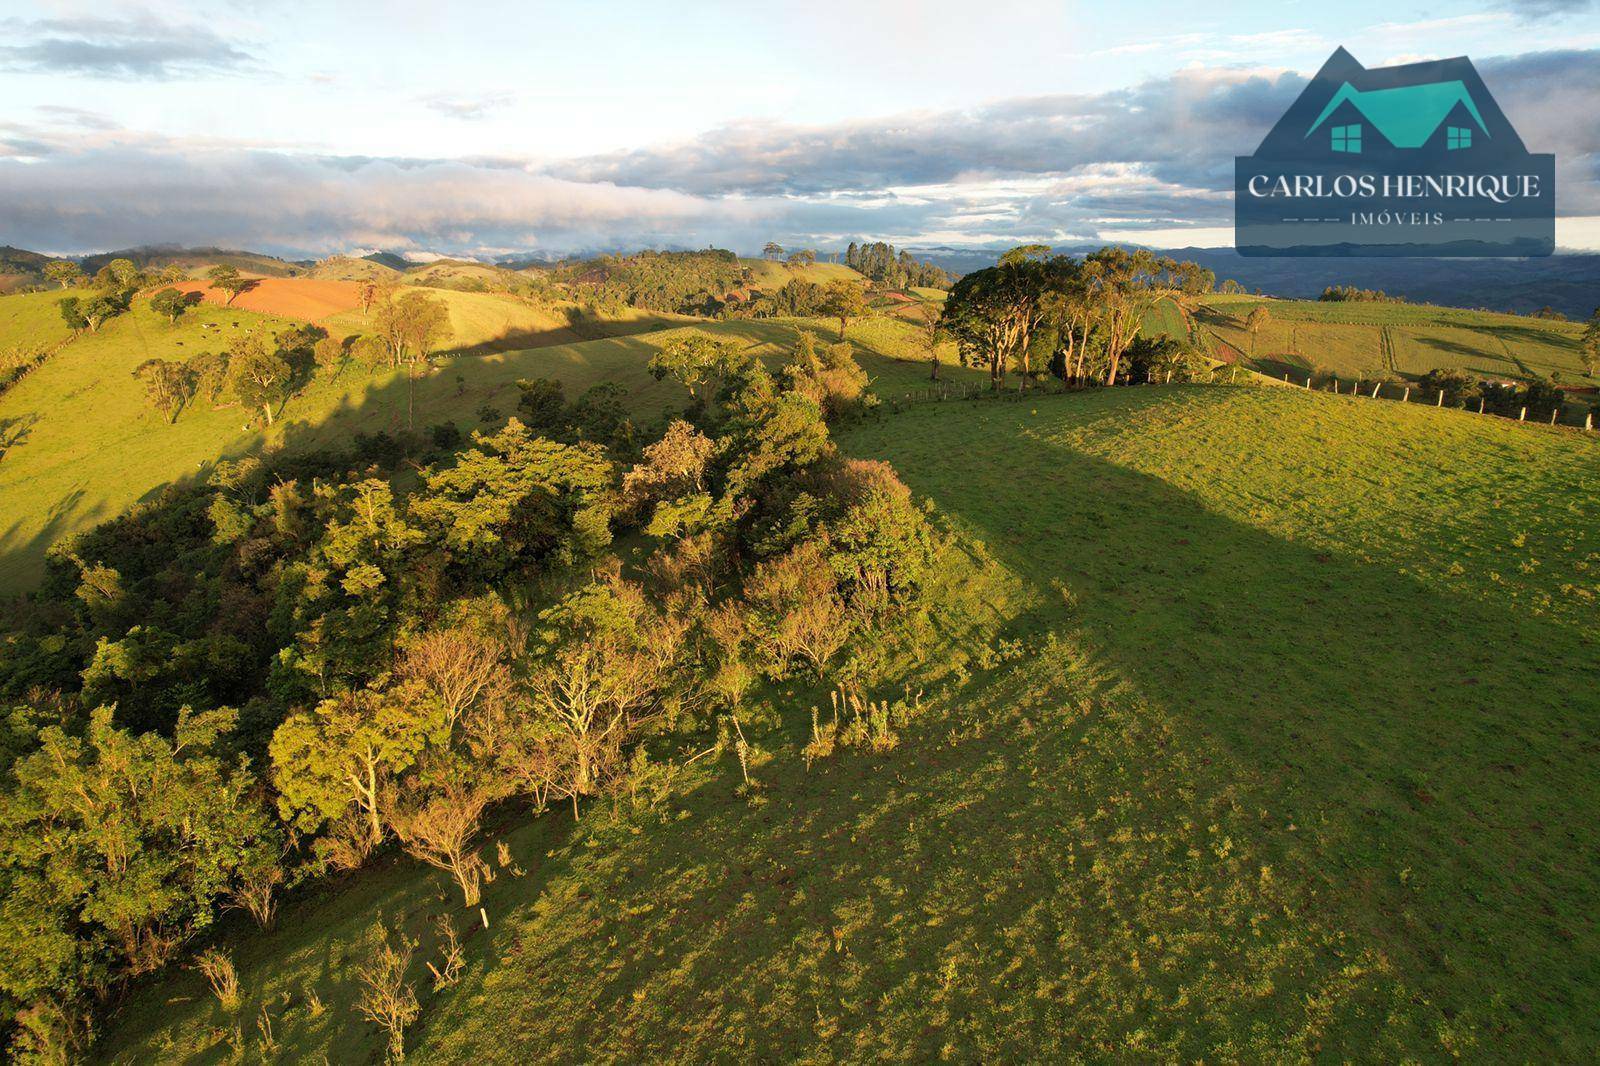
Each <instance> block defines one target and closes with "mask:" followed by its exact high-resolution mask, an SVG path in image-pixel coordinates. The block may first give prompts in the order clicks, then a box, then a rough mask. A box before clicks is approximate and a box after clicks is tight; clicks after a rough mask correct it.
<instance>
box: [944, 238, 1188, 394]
mask: <svg viewBox="0 0 1600 1066" xmlns="http://www.w3.org/2000/svg"><path fill="white" fill-rule="evenodd" d="M1213 282H1214V277H1213V275H1212V273H1211V271H1209V270H1205V269H1203V268H1201V267H1199V266H1197V265H1196V264H1194V263H1191V262H1178V261H1176V260H1173V259H1169V258H1164V257H1161V256H1157V255H1156V254H1154V253H1152V252H1149V251H1145V250H1138V251H1127V250H1125V249H1122V248H1102V249H1101V250H1100V251H1098V252H1094V253H1092V254H1090V255H1087V256H1085V257H1083V258H1082V259H1077V258H1074V257H1072V256H1067V255H1051V254H1050V249H1049V248H1048V247H1046V246H1045V245H1039V244H1034V245H1024V246H1022V247H1019V248H1013V249H1012V250H1011V251H1009V252H1007V253H1006V254H1005V255H1003V256H1001V257H1000V261H999V262H998V263H997V264H996V265H995V266H993V267H989V268H988V269H985V270H979V271H975V272H973V273H971V274H968V275H966V276H965V277H963V278H962V279H961V280H960V281H958V282H956V284H955V286H954V287H953V288H952V289H951V290H950V296H949V298H948V299H947V300H946V302H945V305H944V311H943V313H942V315H941V316H940V320H939V330H940V331H941V332H943V333H944V334H945V335H946V336H948V337H951V338H952V339H954V340H955V341H956V343H957V345H958V346H959V349H960V352H961V358H962V360H963V362H965V363H968V364H969V365H980V366H986V367H988V369H989V376H990V380H991V383H992V384H993V386H994V387H995V388H999V387H1000V386H1001V385H1002V384H1003V382H1004V380H1005V376H1006V374H1007V373H1008V372H1009V371H1010V370H1012V369H1015V370H1018V371H1020V372H1021V373H1022V375H1023V378H1024V380H1027V379H1028V378H1029V377H1031V376H1033V375H1034V374H1035V373H1036V370H1035V364H1036V363H1044V364H1046V365H1047V366H1048V369H1049V371H1050V372H1051V373H1052V374H1054V375H1056V376H1057V377H1060V378H1062V379H1063V380H1067V381H1073V382H1078V383H1085V382H1091V381H1093V382H1099V383H1101V384H1105V385H1115V384H1117V383H1118V382H1119V381H1125V380H1128V378H1129V374H1130V371H1131V370H1132V369H1133V365H1132V364H1130V363H1128V362H1127V361H1126V359H1125V357H1126V356H1127V355H1128V353H1129V351H1130V349H1132V347H1133V345H1134V344H1135V342H1136V341H1138V339H1139V336H1140V331H1141V330H1142V329H1143V328H1144V322H1145V318H1146V316H1147V315H1149V314H1150V313H1151V312H1152V311H1153V310H1154V309H1155V308H1156V306H1157V305H1159V304H1161V303H1162V302H1164V301H1166V302H1171V303H1172V304H1173V305H1174V306H1175V307H1176V308H1177V309H1178V311H1179V313H1180V314H1182V315H1183V316H1184V318H1185V320H1187V321H1189V322H1190V325H1191V329H1190V332H1191V334H1193V332H1194V330H1193V314H1194V309H1195V307H1196V306H1197V304H1198V302H1199V299H1200V297H1201V296H1203V295H1205V294H1206V293H1208V292H1210V291H1211V287H1212V284H1213Z"/></svg>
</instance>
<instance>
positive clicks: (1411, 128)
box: [1306, 81, 1489, 148]
mask: <svg viewBox="0 0 1600 1066" xmlns="http://www.w3.org/2000/svg"><path fill="white" fill-rule="evenodd" d="M1346 102H1348V103H1350V104H1352V105H1353V106H1354V107H1355V108H1356V110H1358V111H1360V112H1361V114H1362V115H1364V116H1365V117H1366V119H1367V121H1369V122H1371V123H1372V125H1373V126H1374V127H1376V128H1377V130H1378V132H1379V133H1381V134H1383V135H1384V136H1385V137H1386V138H1388V140H1389V143H1390V144H1392V145H1394V146H1395V147H1396V148H1421V147H1422V146H1423V145H1424V144H1426V143H1427V141H1428V138H1429V137H1431V136H1433V132H1434V130H1437V129H1438V128H1439V124H1440V123H1442V122H1443V121H1444V120H1445V118H1446V117H1448V116H1449V114H1450V112H1451V111H1453V110H1455V108H1456V105H1457V104H1462V105H1465V107H1466V109H1467V113H1468V114H1470V115H1471V116H1472V119H1473V121H1474V122H1476V123H1477V124H1478V128H1479V129H1480V130H1482V131H1483V133H1484V136H1488V135H1489V127H1488V126H1486V125H1484V121H1483V115H1482V114H1480V113H1479V112H1478V105H1477V104H1476V103H1474V102H1473V99H1472V94H1471V93H1470V92H1468V91H1467V87H1466V85H1465V84H1463V83H1462V82H1460V81H1436V82H1430V83H1427V84H1423V85H1405V86H1401V87H1399V88H1394V89H1369V90H1367V91H1365V92H1363V91H1362V90H1360V89H1357V88H1356V87H1355V86H1353V85H1351V84H1350V83H1349V82H1348V81H1347V82H1345V83H1343V84H1342V85H1340V86H1339V91H1338V92H1336V93H1334V95H1333V98H1332V99H1331V100H1329V101H1328V103H1327V106H1326V107H1324V108H1323V109H1322V114H1320V115H1318V116H1317V120H1316V121H1315V122H1313V123H1312V124H1311V128H1310V129H1308V130H1306V136H1307V137H1309V136H1311V135H1312V134H1313V133H1315V132H1316V131H1317V128H1318V127H1319V126H1321V125H1322V124H1323V123H1324V122H1326V121H1327V120H1328V116H1330V115H1332V114H1333V113H1334V112H1335V111H1336V110H1338V108H1339V106H1340V105H1341V104H1344V103H1346Z"/></svg>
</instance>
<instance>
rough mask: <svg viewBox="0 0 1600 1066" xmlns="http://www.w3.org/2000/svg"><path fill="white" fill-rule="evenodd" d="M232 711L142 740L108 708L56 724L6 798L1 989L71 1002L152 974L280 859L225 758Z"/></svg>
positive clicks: (240, 770)
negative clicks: (76, 727) (255, 874)
mask: <svg viewBox="0 0 1600 1066" xmlns="http://www.w3.org/2000/svg"><path fill="white" fill-rule="evenodd" d="M234 720H235V719H234V716H233V714H232V713H231V712H220V711H219V712H211V713H207V714H194V713H191V712H190V711H188V709H185V710H184V711H183V713H182V714H180V715H179V718H178V722H177V727H176V729H175V730H174V733H173V736H172V737H171V738H170V739H168V738H166V737H162V736H158V735H156V734H153V733H151V734H145V735H143V736H134V735H132V734H130V733H127V732H125V731H123V730H121V729H118V728H116V727H115V726H114V725H113V724H112V712H111V709H110V708H109V707H101V708H99V709H97V710H96V711H94V712H93V714H92V715H91V716H90V720H89V723H88V727H87V729H86V730H85V732H84V734H83V735H82V736H77V735H74V734H72V733H70V732H68V731H67V730H65V729H63V728H62V727H60V726H54V725H52V726H48V727H46V728H45V729H43V730H42V731H41V732H40V734H39V743H38V749H37V750H36V751H34V752H33V753H31V754H30V755H28V756H26V757H25V758H23V759H21V760H19V761H18V762H17V764H16V765H15V767H14V768H13V778H14V783H13V786H12V787H11V788H10V789H9V790H8V791H7V792H6V793H5V794H4V796H3V797H0V881H3V884H4V892H3V893H0V930H3V932H4V935H5V936H6V941H7V944H8V949H7V951H6V952H5V954H4V956H3V957H0V989H3V990H4V991H5V992H6V993H7V994H9V995H11V996H14V997H16V999H18V1000H20V1001H22V1002H32V1001H35V1000H37V999H40V998H42V997H46V996H68V997H70V996H71V995H73V994H74V993H76V992H77V991H79V990H80V989H84V988H87V987H90V986H97V985H98V986H103V985H104V984H105V983H107V982H110V981H116V980H120V979H122V978H123V977H125V976H128V975H137V974H142V973H149V972H150V971H152V970H155V969H157V968H158V967H160V966H161V965H162V964H163V963H165V962H166V961H167V960H168V959H169V958H171V956H172V954H173V953H174V952H175V951H176V950H177V949H178V948H179V947H180V946H181V945H182V944H183V942H184V941H185V940H187V939H188V938H189V937H191V936H192V935H194V934H195V933H196V932H199V931H200V930H202V929H204V928H205V927H207V926H208V925H210V924H211V922H212V921H213V919H214V918H215V916H216V913H217V904H218V902H219V901H220V900H221V899H222V897H224V896H226V895H228V894H229V893H230V892H231V891H232V890H233V889H234V888H235V887H236V886H237V883H238V879H239V877H240V875H241V872H242V871H243V870H244V869H246V868H247V867H252V866H255V865H257V864H259V863H260V862H262V861H263V859H267V860H268V861H270V858H271V857H272V856H275V855H276V854H277V851H278V848H277V841H276V835H275V832H274V830H273V827H272V824H271V822H270V820H269V819H268V818H267V817H266V813H265V811H264V810H263V809H262V807H261V806H260V803H259V801H258V800H257V799H256V796H257V795H258V790H257V788H256V782H255V778H254V776H253V775H252V774H250V772H249V771H248V769H247V767H246V766H245V765H244V764H243V763H234V762H229V761H228V760H225V759H224V758H222V757H221V756H220V755H218V754H216V750H217V748H218V743H217V742H218V739H219V737H220V736H221V735H222V734H223V733H225V732H226V731H227V730H229V729H231V727H232V725H233V723H234Z"/></svg>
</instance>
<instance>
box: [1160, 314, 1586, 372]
mask: <svg viewBox="0 0 1600 1066" xmlns="http://www.w3.org/2000/svg"><path fill="white" fill-rule="evenodd" d="M1256 307H1265V308H1266V309H1267V312H1268V314H1269V315H1270V316H1271V317H1270V318H1269V319H1268V321H1267V324H1266V325H1265V326H1264V327H1263V328H1262V330H1261V332H1260V333H1259V334H1258V335H1257V336H1256V337H1255V338H1252V337H1251V336H1250V333H1249V331H1248V330H1247V329H1246V328H1245V319H1246V317H1247V316H1248V315H1249V314H1250V312H1251V310H1252V309H1254V308H1256ZM1197 318H1198V320H1199V324H1200V330H1201V335H1202V337H1203V339H1204V340H1205V341H1206V342H1207V343H1208V344H1210V345H1211V346H1212V347H1213V348H1215V349H1218V350H1220V351H1226V352H1232V353H1242V355H1243V356H1244V357H1245V359H1246V361H1248V362H1251V363H1252V364H1253V365H1255V366H1256V367H1257V368H1258V369H1262V370H1267V371H1269V372H1270V371H1273V370H1276V369H1279V368H1287V367H1298V368H1303V369H1314V368H1325V369H1327V370H1329V371H1332V372H1334V373H1337V374H1339V375H1340V376H1342V377H1344V378H1345V379H1346V380H1350V379H1354V378H1356V377H1362V376H1365V377H1369V378H1370V377H1372V376H1375V375H1380V374H1391V375H1392V374H1398V375H1401V376H1404V377H1409V378H1418V377H1421V376H1422V375H1423V374H1426V373H1427V372H1428V371H1429V370H1433V369H1439V368H1459V369H1463V370H1469V371H1471V372H1473V373H1475V374H1478V375H1480V376H1482V377H1485V378H1490V379H1495V380H1506V381H1528V380H1530V379H1532V378H1536V377H1548V376H1549V375H1551V374H1559V375H1560V378H1561V380H1562V381H1563V382H1564V383H1567V384H1573V385H1580V386H1582V385H1589V386H1593V385H1600V379H1596V378H1592V377H1589V376H1587V375H1586V374H1585V373H1584V370H1583V364H1582V362H1581V360H1580V358H1579V339H1580V337H1581V336H1582V333H1583V326H1582V325H1581V324H1580V323H1574V322H1558V321H1549V320H1545V319H1537V318H1528V317H1523V316H1519V315H1505V314H1499V313H1497V312H1490V311H1467V310H1462V309H1460V308H1450V307H1428V306H1421V305H1417V304H1393V303H1334V302H1329V303H1324V302H1321V301H1314V300H1271V299H1264V298H1262V297H1258V296H1231V297H1229V296H1217V297H1211V298H1208V299H1207V300H1206V301H1205V302H1204V304H1203V306H1202V307H1201V309H1200V311H1199V313H1198V315H1197ZM1152 326H1153V327H1154V328H1156V329H1160V330H1162V331H1164V332H1169V333H1174V334H1175V335H1176V330H1177V328H1178V327H1177V325H1176V324H1175V323H1173V322H1168V321H1165V320H1163V321H1161V322H1154V323H1152Z"/></svg>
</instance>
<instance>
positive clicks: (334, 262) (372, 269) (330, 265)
mask: <svg viewBox="0 0 1600 1066" xmlns="http://www.w3.org/2000/svg"><path fill="white" fill-rule="evenodd" d="M305 276H306V277H308V278H312V279H314V280H318V281H378V280H380V279H384V278H389V279H393V280H398V279H399V277H400V271H398V270H396V269H395V268H394V267H391V266H386V265H385V264H383V263H375V262H373V261H372V260H370V259H359V258H356V257H354V256H348V255H334V256H329V257H328V258H327V259H323V260H320V261H318V262H317V264H316V265H315V266H313V267H311V268H310V269H309V270H307V271H306V274H305Z"/></svg>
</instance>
